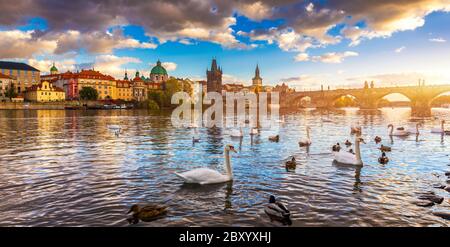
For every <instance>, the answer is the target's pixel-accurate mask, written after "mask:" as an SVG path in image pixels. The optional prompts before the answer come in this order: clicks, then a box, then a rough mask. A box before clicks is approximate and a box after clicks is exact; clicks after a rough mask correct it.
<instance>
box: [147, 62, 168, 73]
mask: <svg viewBox="0 0 450 247" xmlns="http://www.w3.org/2000/svg"><path fill="white" fill-rule="evenodd" d="M150 74H152V75H167V70H166V69H165V68H164V67H163V66H161V62H160V61H159V60H158V62H157V63H156V66H155V67H153V69H152V72H151V73H150Z"/></svg>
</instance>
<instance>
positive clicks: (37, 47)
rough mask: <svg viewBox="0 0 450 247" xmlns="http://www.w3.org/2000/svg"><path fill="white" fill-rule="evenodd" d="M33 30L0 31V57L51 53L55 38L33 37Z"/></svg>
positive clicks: (21, 56) (26, 56)
mask: <svg viewBox="0 0 450 247" xmlns="http://www.w3.org/2000/svg"><path fill="white" fill-rule="evenodd" d="M34 34H35V33H34V31H19V30H13V31H0V58H1V59H13V58H31V57H32V56H33V55H35V54H36V55H40V54H45V53H53V52H54V51H55V50H56V48H57V47H58V43H57V41H56V40H46V39H42V38H35V37H34Z"/></svg>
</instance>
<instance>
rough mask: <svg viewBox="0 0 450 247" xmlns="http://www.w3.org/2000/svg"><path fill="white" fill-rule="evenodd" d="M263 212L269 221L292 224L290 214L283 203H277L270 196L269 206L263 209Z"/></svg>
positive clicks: (273, 197)
mask: <svg viewBox="0 0 450 247" xmlns="http://www.w3.org/2000/svg"><path fill="white" fill-rule="evenodd" d="M264 212H265V213H266V214H267V215H268V216H269V218H270V220H276V221H280V222H283V223H284V224H287V225H291V224H292V221H291V212H290V211H289V210H288V209H287V207H286V206H285V205H284V204H283V203H281V202H278V201H277V200H276V198H275V196H270V198H269V204H268V205H267V206H266V207H265V208H264Z"/></svg>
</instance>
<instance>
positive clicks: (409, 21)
mask: <svg viewBox="0 0 450 247" xmlns="http://www.w3.org/2000/svg"><path fill="white" fill-rule="evenodd" d="M0 9H1V10H2V14H1V15H0V26H2V27H4V28H3V30H14V29H15V28H17V27H18V26H20V25H23V24H26V23H27V21H29V20H30V18H33V17H39V18H42V19H44V20H45V21H46V23H48V29H47V30H45V31H44V33H42V34H38V33H35V34H28V36H33V37H22V38H16V40H17V39H19V40H18V41H19V43H18V44H17V45H16V47H17V48H19V47H23V49H22V50H23V51H22V52H21V53H19V54H18V55H19V57H30V54H35V53H42V52H44V53H45V52H48V51H49V50H50V51H52V50H54V51H55V52H56V53H63V52H66V51H68V50H70V49H86V50H87V51H88V52H92V53H110V52H111V51H112V50H114V49H120V48H128V47H131V48H155V47H156V45H155V44H153V43H141V42H139V41H137V40H134V39H133V38H129V37H123V34H120V33H115V32H113V33H110V34H105V32H106V30H109V29H110V28H117V27H121V26H124V25H130V24H131V25H138V26H142V27H143V28H144V29H145V32H146V33H147V35H148V36H150V37H152V38H153V37H154V38H157V39H158V41H159V42H161V43H164V42H166V41H168V40H170V41H180V42H182V43H184V44H189V43H191V41H192V40H202V41H209V42H213V43H216V44H220V45H222V46H223V47H225V48H230V49H251V48H254V47H255V45H254V44H248V43H245V42H242V41H240V40H239V39H238V38H237V35H246V36H248V37H249V38H250V41H251V42H250V43H253V42H257V41H259V42H261V41H264V42H267V43H269V44H277V45H278V46H279V47H280V49H282V50H283V51H295V52H301V53H303V52H305V51H306V50H307V49H312V48H316V47H324V46H328V45H330V44H336V43H339V42H341V41H342V40H343V39H344V38H345V39H349V40H350V45H353V46H354V45H358V44H359V43H360V42H361V41H362V40H365V39H373V38H380V37H384V38H385V37H389V36H391V35H392V34H393V33H395V32H400V31H405V30H414V29H416V28H418V27H421V26H423V25H424V23H425V17H426V16H427V15H429V14H430V13H433V12H436V11H450V2H449V1H448V0H398V1H390V0H380V1H361V0H330V1H319V0H311V1H299V0H297V1H294V0H280V1H273V0H229V1H219V0H164V1H163V0H154V1H138V0H102V1H100V0H84V1H65V2H63V1H59V0H15V1H14V4H11V1H7V0H0ZM236 14H237V15H244V16H246V17H248V18H250V19H252V20H256V21H261V20H282V22H281V23H282V24H279V25H277V26H275V27H273V28H272V29H270V30H267V29H266V30H265V31H258V30H248V29H247V30H246V32H238V31H240V30H235V29H236V26H235V24H236V18H235V16H236ZM334 28H337V29H334ZM68 30H71V31H68ZM333 30H334V32H331V31H333ZM339 31H340V34H336V32H339ZM3 32H4V31H3ZM69 32H70V33H69ZM3 35H5V34H3ZM341 36H342V37H341ZM55 37H58V39H56V38H55ZM2 41H3V40H2ZM26 41H28V44H26V43H27V42H26ZM7 42H8V41H7ZM12 42H13V41H9V43H6V42H2V43H0V44H1V45H2V47H0V48H3V46H6V47H7V46H8V44H13V43H12ZM55 42H57V44H55ZM9 50H10V51H8V49H7V50H5V51H0V52H1V53H2V54H3V57H10V56H14V55H15V54H14V53H16V52H13V51H12V50H11V49H9ZM14 50H16V49H14Z"/></svg>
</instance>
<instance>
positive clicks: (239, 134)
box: [231, 127, 244, 137]
mask: <svg viewBox="0 0 450 247" xmlns="http://www.w3.org/2000/svg"><path fill="white" fill-rule="evenodd" d="M243 136H244V132H243V131H242V127H240V128H239V129H238V130H237V129H234V130H233V131H231V137H243Z"/></svg>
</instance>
